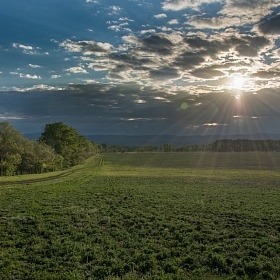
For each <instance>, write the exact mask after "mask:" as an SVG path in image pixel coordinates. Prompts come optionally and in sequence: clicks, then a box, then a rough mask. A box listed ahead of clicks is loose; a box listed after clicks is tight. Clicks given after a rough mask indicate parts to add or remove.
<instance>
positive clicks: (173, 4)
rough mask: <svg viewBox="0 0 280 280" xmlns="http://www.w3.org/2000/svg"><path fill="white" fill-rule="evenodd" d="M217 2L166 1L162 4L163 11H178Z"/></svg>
mask: <svg viewBox="0 0 280 280" xmlns="http://www.w3.org/2000/svg"><path fill="white" fill-rule="evenodd" d="M214 2H217V0H168V1H165V2H163V3H162V4H163V5H162V8H163V9H164V10H172V11H180V10H184V9H187V8H190V9H198V8H199V7H200V6H201V5H202V4H204V3H205V4H207V3H214Z"/></svg>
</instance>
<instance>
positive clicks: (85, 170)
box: [0, 153, 280, 280]
mask: <svg viewBox="0 0 280 280" xmlns="http://www.w3.org/2000/svg"><path fill="white" fill-rule="evenodd" d="M235 155H236V153H229V154H228V153H205V154H203V153H190V154H187V156H186V154H178V153H166V154H165V153H158V154H118V155H116V154H112V155H110V154H108V155H106V156H105V158H104V161H103V160H102V158H100V157H98V158H97V157H94V158H91V159H89V160H88V161H87V162H86V164H85V165H80V166H76V167H74V168H72V169H70V170H69V171H67V172H68V173H69V175H68V176H66V177H60V179H57V181H53V180H50V181H46V180H45V179H46V178H45V179H44V181H41V182H38V181H36V179H35V177H34V175H32V176H33V177H32V179H33V180H34V183H32V180H30V181H29V185H26V183H24V182H23V185H24V187H23V185H22V184H20V183H19V182H17V185H15V184H14V185H12V184H11V183H10V184H9V185H7V186H5V185H3V186H1V196H0V205H1V209H0V240H1V243H0V246H1V254H0V271H1V275H0V279H108V280H109V279H114V280H117V279H132V280H133V279H163V280H164V279H180V280H181V279H182V280H183V279H210V280H211V279H279V278H280V269H279V262H280V259H279V255H280V240H279V239H280V222H279V216H280V208H279V195H280V189H279V186H278V182H279V177H280V175H279V165H278V167H277V166H276V165H277V164H278V161H279V156H278V153H271V154H269V153H260V154H254V153H249V154H248V153H246V154H243V153H240V154H238V155H237V156H235ZM176 157H177V160H176ZM188 157H189V158H188ZM246 157H247V158H246ZM265 157H268V159H267V160H265ZM257 158H259V162H260V165H258V164H257V165H256V164H255V161H256V159H257ZM201 159H203V160H202V161H201ZM102 162H103V165H102V166H100V164H101V163H102ZM202 162H203V163H202ZM261 162H264V164H265V165H264V166H263V167H262V166H261ZM268 163H270V165H267V164H268ZM275 163H276V164H275ZM239 166H241V167H239ZM175 167H176V168H175ZM277 168H278V169H277ZM93 170H94V172H93ZM26 178H28V177H25V180H26ZM38 178H39V177H38ZM0 184H1V180H0Z"/></svg>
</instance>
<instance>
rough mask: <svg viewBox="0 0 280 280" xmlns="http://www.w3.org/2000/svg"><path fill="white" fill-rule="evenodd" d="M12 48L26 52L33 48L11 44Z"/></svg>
mask: <svg viewBox="0 0 280 280" xmlns="http://www.w3.org/2000/svg"><path fill="white" fill-rule="evenodd" d="M13 47H14V48H19V49H22V50H26V51H30V50H33V47H31V46H26V45H22V44H18V43H13Z"/></svg>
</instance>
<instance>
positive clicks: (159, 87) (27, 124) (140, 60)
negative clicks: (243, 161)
mask: <svg viewBox="0 0 280 280" xmlns="http://www.w3.org/2000/svg"><path fill="white" fill-rule="evenodd" d="M0 121H8V122H10V123H11V124H12V125H13V126H14V127H15V128H16V129H18V130H19V131H21V132H22V133H32V132H42V130H43V129H44V126H45V124H49V123H53V122H58V121H62V122H64V123H66V124H69V125H71V126H73V127H74V128H76V129H77V130H78V131H79V132H80V133H82V134H93V135H94V134H96V135H98V134H105V135H110V134H116V135H123V134H125V135H161V134H172V135H213V134H219V135H229V134H237V133H238V134H239V133H242V134H255V133H271V134H277V133H279V134H280V0H222V1H216V0H115V1H113V0H59V1H57V0H47V1H46V0H24V1H22V0H9V1H1V3H0Z"/></svg>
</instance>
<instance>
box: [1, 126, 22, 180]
mask: <svg viewBox="0 0 280 280" xmlns="http://www.w3.org/2000/svg"><path fill="white" fill-rule="evenodd" d="M26 142H27V139H25V138H24V137H23V135H22V134H21V133H20V132H18V131H17V130H16V129H15V128H14V127H13V126H12V125H11V124H10V123H8V122H1V123H0V175H13V174H15V172H16V170H17V166H18V165H19V164H20V162H21V154H22V151H23V145H24V144H25V143H26Z"/></svg>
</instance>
